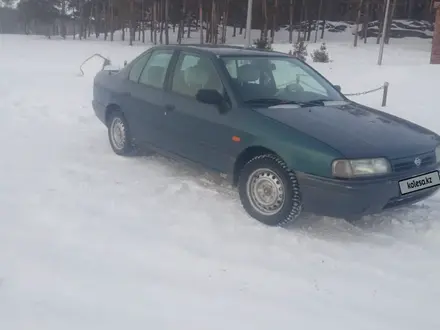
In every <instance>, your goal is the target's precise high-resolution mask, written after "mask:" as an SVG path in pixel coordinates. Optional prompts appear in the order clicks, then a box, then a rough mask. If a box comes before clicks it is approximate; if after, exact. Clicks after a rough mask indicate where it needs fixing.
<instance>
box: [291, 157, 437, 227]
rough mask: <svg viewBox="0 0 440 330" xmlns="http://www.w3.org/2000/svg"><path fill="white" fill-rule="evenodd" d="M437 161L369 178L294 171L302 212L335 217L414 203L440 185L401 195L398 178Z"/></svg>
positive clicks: (428, 169)
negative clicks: (318, 174)
mask: <svg viewBox="0 0 440 330" xmlns="http://www.w3.org/2000/svg"><path fill="white" fill-rule="evenodd" d="M439 169H440V168H439V167H438V164H436V165H435V166H432V167H427V168H424V169H423V170H421V169H419V170H418V171H413V172H410V173H405V174H403V175H399V176H393V177H387V178H381V179H371V180H370V179H369V180H337V179H329V178H322V177H318V176H312V175H309V174H305V173H297V177H298V181H299V184H300V189H301V194H302V201H303V207H304V211H305V212H310V213H314V214H317V215H324V216H330V217H336V218H349V217H361V216H364V215H370V214H377V213H380V212H382V211H385V210H387V209H392V208H396V207H400V206H405V205H410V204H414V203H416V202H419V201H421V200H424V199H425V198H428V197H429V196H431V195H433V194H434V193H436V192H437V191H438V190H439V189H440V186H437V187H432V188H427V189H424V190H420V191H416V192H413V193H410V194H406V195H402V194H401V193H400V189H399V181H400V180H405V179H408V178H410V177H413V176H417V175H423V174H425V173H428V172H432V171H436V170H439Z"/></svg>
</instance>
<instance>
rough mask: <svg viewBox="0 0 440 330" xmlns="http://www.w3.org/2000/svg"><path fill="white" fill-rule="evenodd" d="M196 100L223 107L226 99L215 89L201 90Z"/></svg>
mask: <svg viewBox="0 0 440 330" xmlns="http://www.w3.org/2000/svg"><path fill="white" fill-rule="evenodd" d="M196 99H197V101H199V102H202V103H206V104H211V105H218V106H219V105H222V104H223V101H224V98H223V96H222V95H221V94H220V93H219V92H218V91H216V90H215V89H201V90H199V91H198V92H197V94H196Z"/></svg>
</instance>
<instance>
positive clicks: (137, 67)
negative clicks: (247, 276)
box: [128, 53, 150, 83]
mask: <svg viewBox="0 0 440 330" xmlns="http://www.w3.org/2000/svg"><path fill="white" fill-rule="evenodd" d="M149 57H150V54H149V53H148V54H146V55H144V56H141V57H140V58H138V59H137V60H136V62H134V64H133V66H132V67H131V70H130V74H129V75H128V79H130V80H131V81H134V82H136V83H137V82H138V80H139V77H140V76H141V73H142V69H143V68H144V66H145V63H147V60H148V58H149Z"/></svg>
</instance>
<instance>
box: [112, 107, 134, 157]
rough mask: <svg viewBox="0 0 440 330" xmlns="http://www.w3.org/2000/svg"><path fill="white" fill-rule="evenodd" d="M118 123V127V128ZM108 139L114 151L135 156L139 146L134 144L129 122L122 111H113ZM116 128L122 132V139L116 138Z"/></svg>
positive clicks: (118, 153)
mask: <svg viewBox="0 0 440 330" xmlns="http://www.w3.org/2000/svg"><path fill="white" fill-rule="evenodd" d="M116 125H117V126H118V128H116ZM107 127H108V139H109V142H110V146H111V147H112V149H113V151H114V152H115V153H116V154H117V155H120V156H134V155H136V154H137V148H136V147H135V145H134V144H133V140H132V137H131V133H130V129H129V127H128V123H127V121H126V120H125V118H124V115H123V114H122V112H121V111H113V112H112V113H111V114H110V116H109V118H108V125H107ZM116 130H119V132H120V133H121V134H122V141H120V143H119V144H118V143H117V140H115V134H116Z"/></svg>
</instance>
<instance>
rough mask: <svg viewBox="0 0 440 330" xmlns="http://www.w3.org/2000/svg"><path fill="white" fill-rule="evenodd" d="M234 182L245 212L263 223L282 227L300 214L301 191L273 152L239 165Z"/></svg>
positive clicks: (289, 172) (293, 175)
mask: <svg viewBox="0 0 440 330" xmlns="http://www.w3.org/2000/svg"><path fill="white" fill-rule="evenodd" d="M238 185H239V186H238V189H239V194H240V200H241V203H242V205H243V207H244V209H245V210H246V212H247V213H248V214H249V215H250V216H251V217H253V218H255V219H256V220H258V221H260V222H262V223H264V224H266V225H269V226H285V225H287V224H289V223H291V222H293V221H295V220H296V219H297V218H298V216H299V215H300V214H301V211H302V203H301V193H300V188H299V184H298V180H297V178H296V175H295V173H294V172H293V171H291V170H290V169H289V168H288V167H287V165H286V164H285V163H284V161H283V160H281V159H280V158H279V157H277V156H276V155H272V154H266V155H261V156H257V157H254V158H253V159H251V160H250V161H249V162H248V163H246V164H245V166H244V167H243V170H242V171H241V174H240V178H239V183H238Z"/></svg>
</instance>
